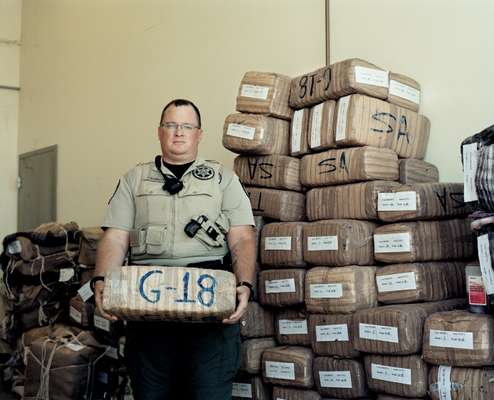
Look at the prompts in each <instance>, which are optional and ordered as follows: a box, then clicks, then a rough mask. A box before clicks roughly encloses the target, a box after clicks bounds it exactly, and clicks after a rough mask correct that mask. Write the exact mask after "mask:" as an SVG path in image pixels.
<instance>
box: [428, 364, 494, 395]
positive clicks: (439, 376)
mask: <svg viewBox="0 0 494 400" xmlns="http://www.w3.org/2000/svg"><path fill="white" fill-rule="evenodd" d="M429 395H430V398H431V399H432V400H443V399H451V400H466V399H468V400H491V399H494V370H493V369H489V368H452V367H450V366H445V365H442V366H439V367H436V366H432V367H431V368H430V370H429Z"/></svg>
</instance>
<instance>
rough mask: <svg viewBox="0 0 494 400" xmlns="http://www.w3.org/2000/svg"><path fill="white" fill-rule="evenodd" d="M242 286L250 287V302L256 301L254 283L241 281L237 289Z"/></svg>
mask: <svg viewBox="0 0 494 400" xmlns="http://www.w3.org/2000/svg"><path fill="white" fill-rule="evenodd" d="M240 286H245V287H248V288H249V289H250V296H249V301H250V300H254V287H253V286H252V283H250V282H247V281H240V282H238V283H237V287H240Z"/></svg>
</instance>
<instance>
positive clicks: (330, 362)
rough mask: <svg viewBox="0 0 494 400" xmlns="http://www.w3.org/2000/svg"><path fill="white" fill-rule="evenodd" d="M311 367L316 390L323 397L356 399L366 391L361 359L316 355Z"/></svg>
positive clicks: (365, 393) (364, 394)
mask: <svg viewBox="0 0 494 400" xmlns="http://www.w3.org/2000/svg"><path fill="white" fill-rule="evenodd" d="M313 368H314V381H315V383H316V386H317V391H318V392H319V393H320V394H321V395H322V396H324V397H338V398H341V399H356V398H360V397H363V396H366V395H367V393H368V389H367V382H366V380H365V372H364V366H363V364H362V362H361V361H357V360H345V359H338V358H333V357H316V358H315V359H314V366H313Z"/></svg>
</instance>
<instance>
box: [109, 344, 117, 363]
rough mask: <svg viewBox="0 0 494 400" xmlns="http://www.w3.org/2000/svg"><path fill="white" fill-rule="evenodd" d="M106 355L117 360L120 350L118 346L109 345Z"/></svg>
mask: <svg viewBox="0 0 494 400" xmlns="http://www.w3.org/2000/svg"><path fill="white" fill-rule="evenodd" d="M106 355H107V356H108V357H110V358H113V359H115V360H118V350H117V348H116V347H113V346H108V347H107V348H106Z"/></svg>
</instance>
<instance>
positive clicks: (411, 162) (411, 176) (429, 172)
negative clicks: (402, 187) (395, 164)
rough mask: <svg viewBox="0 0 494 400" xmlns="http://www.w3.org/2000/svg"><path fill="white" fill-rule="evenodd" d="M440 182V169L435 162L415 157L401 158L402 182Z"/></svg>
mask: <svg viewBox="0 0 494 400" xmlns="http://www.w3.org/2000/svg"><path fill="white" fill-rule="evenodd" d="M430 182H439V170H438V169H437V167H436V166H435V165H434V164H431V163H428V162H426V161H424V160H417V159H415V158H403V159H401V160H400V183H404V184H412V183H430Z"/></svg>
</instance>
